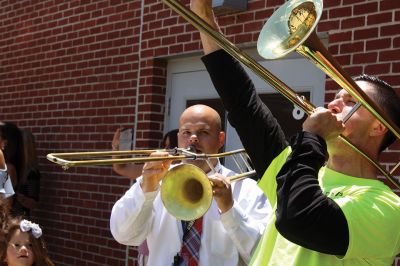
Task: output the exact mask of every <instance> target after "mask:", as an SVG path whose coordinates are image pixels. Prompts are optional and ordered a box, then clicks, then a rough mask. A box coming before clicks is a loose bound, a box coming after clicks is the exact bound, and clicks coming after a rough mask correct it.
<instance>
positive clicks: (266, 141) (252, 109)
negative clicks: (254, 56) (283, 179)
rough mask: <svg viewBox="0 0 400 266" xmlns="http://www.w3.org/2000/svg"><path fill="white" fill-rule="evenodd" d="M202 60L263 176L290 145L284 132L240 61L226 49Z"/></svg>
mask: <svg viewBox="0 0 400 266" xmlns="http://www.w3.org/2000/svg"><path fill="white" fill-rule="evenodd" d="M202 60H203V63H204V64H205V66H206V69H207V71H208V73H209V74H210V77H211V80H212V82H213V84H214V87H215V88H216V90H217V92H218V94H219V96H220V97H221V100H222V103H223V105H224V107H225V109H226V110H227V112H228V119H229V122H230V123H231V125H232V126H233V127H234V128H235V129H236V131H237V133H238V135H239V137H240V140H241V141H242V144H243V146H244V148H245V149H246V152H247V153H248V154H249V156H250V159H251V161H252V163H253V165H254V168H255V170H256V172H257V175H258V178H260V177H261V176H262V175H263V174H264V172H265V170H266V169H267V167H268V166H269V164H270V163H271V161H272V160H273V159H274V158H275V157H276V156H277V155H279V153H280V152H281V151H282V150H284V149H285V147H286V146H287V143H286V140H285V135H284V133H283V131H282V129H281V127H280V126H279V124H278V123H277V121H276V119H275V118H274V117H273V116H272V114H271V112H270V110H269V109H268V108H267V106H265V104H264V103H263V102H262V101H261V99H260V98H259V97H258V95H257V93H256V90H255V88H254V84H253V83H252V81H251V80H250V78H249V76H248V75H247V73H246V72H245V71H244V69H243V67H242V66H241V65H240V63H239V62H237V61H236V60H235V59H233V58H232V57H231V56H230V55H228V54H227V53H226V52H225V51H223V50H218V51H216V52H214V53H211V54H209V55H206V56H204V57H203V58H202Z"/></svg>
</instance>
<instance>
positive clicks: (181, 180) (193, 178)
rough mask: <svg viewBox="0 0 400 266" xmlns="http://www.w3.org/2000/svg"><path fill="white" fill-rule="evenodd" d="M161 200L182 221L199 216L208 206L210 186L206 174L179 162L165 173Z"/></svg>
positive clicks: (210, 196)
mask: <svg viewBox="0 0 400 266" xmlns="http://www.w3.org/2000/svg"><path fill="white" fill-rule="evenodd" d="M160 190H161V192H160V193H161V200H162V202H163V204H164V207H165V208H166V209H167V211H168V212H169V213H170V214H171V215H172V216H174V217H176V218H177V219H179V220H183V221H191V220H195V219H197V218H200V217H201V216H203V215H204V213H205V212H206V211H207V210H208V209H209V208H210V206H211V201H212V197H213V195H212V186H211V182H210V180H209V179H208V177H207V175H206V174H205V173H204V171H203V170H201V169H200V168H199V167H197V166H195V165H192V164H180V165H177V166H175V167H174V168H172V169H171V170H169V171H168V172H167V174H166V175H165V177H164V179H163V181H162V184H161V189H160Z"/></svg>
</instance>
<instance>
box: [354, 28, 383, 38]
mask: <svg viewBox="0 0 400 266" xmlns="http://www.w3.org/2000/svg"><path fill="white" fill-rule="evenodd" d="M378 36H379V28H370V27H369V28H368V29H360V30H355V31H354V39H355V40H363V39H372V38H374V39H375V38H377V37H378Z"/></svg>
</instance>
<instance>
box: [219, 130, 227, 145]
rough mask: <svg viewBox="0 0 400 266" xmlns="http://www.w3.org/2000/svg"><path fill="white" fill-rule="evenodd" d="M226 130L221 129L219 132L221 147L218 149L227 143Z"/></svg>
mask: <svg viewBox="0 0 400 266" xmlns="http://www.w3.org/2000/svg"><path fill="white" fill-rule="evenodd" d="M225 137H226V136H225V132H224V131H220V132H219V134H218V142H219V147H218V149H221V147H222V146H224V144H225Z"/></svg>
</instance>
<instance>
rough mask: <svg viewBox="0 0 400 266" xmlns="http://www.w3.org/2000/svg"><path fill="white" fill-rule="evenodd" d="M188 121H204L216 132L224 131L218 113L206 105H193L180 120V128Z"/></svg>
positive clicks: (184, 112)
mask: <svg viewBox="0 0 400 266" xmlns="http://www.w3.org/2000/svg"><path fill="white" fill-rule="evenodd" d="M188 119H191V120H198V121H204V122H205V123H207V124H208V125H209V126H210V127H211V128H213V129H215V130H216V131H221V129H222V125H221V117H220V116H219V114H218V112H217V111H215V110H214V109H213V108H211V107H209V106H207V105H204V104H196V105H192V106H190V107H188V108H187V109H186V110H185V111H183V113H182V115H181V117H180V119H179V126H181V125H182V124H184V123H185V122H186V121H187V120H188Z"/></svg>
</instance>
